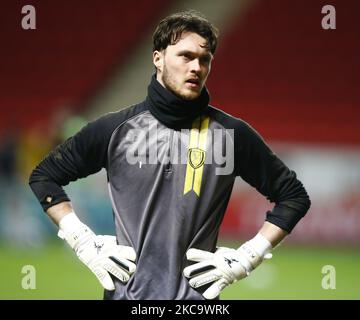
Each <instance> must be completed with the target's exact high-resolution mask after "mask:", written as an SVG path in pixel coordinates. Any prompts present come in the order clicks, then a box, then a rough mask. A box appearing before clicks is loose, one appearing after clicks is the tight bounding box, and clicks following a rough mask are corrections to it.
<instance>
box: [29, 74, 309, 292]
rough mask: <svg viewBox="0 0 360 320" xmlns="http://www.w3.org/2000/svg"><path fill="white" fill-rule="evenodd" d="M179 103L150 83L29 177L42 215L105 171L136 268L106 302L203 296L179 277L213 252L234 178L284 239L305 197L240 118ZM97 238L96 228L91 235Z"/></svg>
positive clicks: (121, 239) (204, 101) (201, 101)
mask: <svg viewBox="0 0 360 320" xmlns="http://www.w3.org/2000/svg"><path fill="white" fill-rule="evenodd" d="M208 101H209V96H208V93H207V90H206V88H204V90H203V91H202V94H201V95H200V97H199V98H197V99H196V100H192V101H185V100H183V99H181V98H179V97H177V96H175V95H174V94H173V93H171V92H170V91H168V90H167V89H165V88H163V87H162V86H161V85H160V84H159V82H157V80H156V79H155V78H154V77H153V78H152V81H151V84H150V85H149V90H148V97H147V99H146V100H145V101H143V102H141V103H139V104H137V105H134V106H132V107H129V108H127V109H124V110H121V111H119V112H114V113H110V114H106V115H105V116H102V117H100V118H99V119H97V120H95V121H93V122H90V123H89V124H88V125H86V126H85V127H84V128H83V129H82V130H81V131H80V132H78V133H77V134H76V135H74V136H73V137H71V138H70V139H68V140H67V141H65V142H64V143H63V144H61V145H59V146H58V147H57V148H56V149H55V150H53V151H52V152H51V153H50V154H49V155H48V156H47V157H46V158H45V159H44V160H43V161H42V162H41V163H40V164H39V165H38V166H37V167H36V169H35V170H34V171H33V172H32V174H31V177H30V186H31V188H32V190H33V191H34V193H35V195H36V196H37V198H38V199H39V201H40V203H41V205H42V206H43V208H44V210H47V209H48V208H49V207H51V206H53V205H55V204H57V203H60V202H63V201H69V198H68V197H67V195H66V194H65V192H64V190H63V189H62V187H61V186H64V185H67V184H68V183H69V182H70V181H74V180H76V179H79V178H83V177H86V176H88V175H90V174H93V173H95V172H98V171H99V170H101V169H102V168H105V169H106V170H107V177H108V186H109V194H110V198H111V201H112V207H113V212H114V217H115V225H116V236H117V240H118V243H119V244H122V245H128V246H132V247H133V248H134V249H135V251H136V254H137V260H136V264H137V270H136V272H135V274H134V275H133V276H132V277H131V279H130V281H129V282H128V283H127V284H125V285H124V284H122V283H121V282H119V281H116V283H115V285H116V290H115V291H112V292H110V291H106V292H105V298H107V299H203V297H202V296H201V292H198V291H196V290H194V289H192V288H191V287H190V286H189V284H188V281H187V280H186V279H185V278H184V276H183V275H182V270H183V269H184V267H186V266H187V265H188V262H187V260H186V256H185V253H186V251H187V250H188V249H189V248H191V247H193V248H199V249H203V250H208V251H215V248H216V243H217V237H218V232H219V228H220V225H221V222H222V220H223V217H224V214H225V211H226V207H227V204H228V201H229V198H230V195H231V191H232V188H233V184H234V180H235V177H236V176H241V177H242V178H243V179H244V180H245V181H246V182H248V183H249V184H250V185H251V186H253V187H255V188H256V189H257V190H258V191H259V192H260V193H261V194H263V195H264V196H266V197H267V199H268V200H270V201H271V202H274V203H275V206H274V208H273V210H272V211H269V212H267V213H266V220H267V221H269V222H271V223H273V224H275V225H277V226H279V227H280V228H282V229H284V230H287V231H288V232H291V230H292V229H293V228H294V226H295V225H296V224H297V222H298V221H299V220H300V219H301V218H302V217H303V216H304V215H305V213H306V212H307V210H308V208H309V206H310V200H309V197H308V195H307V193H306V191H305V189H304V187H303V185H302V184H301V182H300V181H299V180H297V178H296V174H295V173H294V172H293V171H291V170H290V169H289V168H288V167H287V166H286V165H285V164H284V163H283V162H282V161H281V160H280V159H279V158H278V157H277V156H276V155H275V154H274V153H273V152H272V151H271V150H270V149H269V147H268V146H267V145H266V144H265V142H264V141H263V139H262V138H261V137H260V136H259V134H258V133H257V132H256V131H255V130H254V129H253V128H251V127H250V126H249V125H248V124H247V123H246V122H244V121H243V120H240V119H237V118H234V117H232V116H230V115H228V114H226V113H224V112H222V111H220V110H218V109H216V108H214V107H212V106H209V105H208ZM95 231H96V230H95Z"/></svg>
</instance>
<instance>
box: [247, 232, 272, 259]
mask: <svg viewBox="0 0 360 320" xmlns="http://www.w3.org/2000/svg"><path fill="white" fill-rule="evenodd" d="M248 244H249V245H250V246H251V247H252V248H253V249H254V250H255V251H256V253H257V254H258V255H259V256H260V257H262V258H263V257H264V256H265V255H266V254H267V253H269V252H270V251H271V250H272V245H271V243H270V241H269V240H268V239H266V238H265V237H264V236H263V235H262V234H261V233H258V234H257V235H256V236H255V237H254V238H252V239H251V240H249V241H248Z"/></svg>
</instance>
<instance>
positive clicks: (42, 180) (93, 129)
mask: <svg viewBox="0 0 360 320" xmlns="http://www.w3.org/2000/svg"><path fill="white" fill-rule="evenodd" d="M112 129H113V125H111V124H110V125H109V122H108V121H107V119H106V118H102V119H100V120H97V121H95V122H92V123H90V124H88V125H87V126H86V127H84V128H83V129H82V130H81V131H80V132H78V133H77V134H76V135H75V136H74V137H71V138H70V139H68V140H67V141H65V142H64V143H63V144H61V145H59V146H58V147H56V148H55V149H54V150H53V151H52V152H51V153H50V154H49V155H48V156H46V157H45V159H44V160H43V161H42V162H41V163H40V164H39V165H38V166H37V167H36V168H35V170H34V171H33V172H32V174H31V176H30V180H29V183H30V186H31V188H32V190H33V191H34V193H35V195H36V196H37V198H38V200H39V202H40V204H41V205H42V207H43V209H44V211H46V213H47V215H48V216H49V217H50V219H51V220H52V221H53V222H54V223H55V224H56V225H57V226H58V227H59V232H58V236H59V237H60V238H62V239H64V240H65V241H66V242H67V243H68V244H69V246H70V247H71V248H72V249H73V250H74V251H75V253H76V255H77V256H78V258H79V259H80V260H81V261H82V262H83V263H84V264H85V265H86V266H87V267H88V268H89V269H90V270H91V271H92V272H93V273H94V274H95V276H96V277H97V278H98V280H99V281H100V283H101V284H102V286H103V287H104V288H105V289H107V290H114V289H115V284H114V281H113V279H112V278H111V276H110V274H112V275H114V276H115V277H116V278H118V279H119V280H120V281H122V282H124V283H125V282H127V281H128V280H129V278H130V276H131V274H132V273H133V272H134V271H135V264H134V263H132V262H131V261H135V258H136V254H135V251H134V249H133V248H131V247H127V246H121V245H118V244H117V241H116V237H114V236H97V235H95V233H94V232H93V231H92V230H91V229H90V228H89V227H88V226H87V225H85V224H84V223H82V222H81V221H80V219H79V218H78V216H77V215H76V213H75V212H74V209H73V207H72V205H71V203H70V199H69V198H68V196H67V194H66V193H65V191H64V190H63V188H62V186H64V185H67V184H68V183H69V182H71V181H75V180H77V179H79V178H83V177H86V176H88V175H90V174H93V173H95V172H98V171H99V170H100V169H101V168H103V167H105V165H106V154H107V145H108V140H109V139H110V136H111V132H112Z"/></svg>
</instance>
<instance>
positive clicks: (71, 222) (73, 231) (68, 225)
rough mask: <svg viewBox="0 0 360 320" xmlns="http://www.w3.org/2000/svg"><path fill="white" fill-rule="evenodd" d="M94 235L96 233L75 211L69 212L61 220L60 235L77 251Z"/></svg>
mask: <svg viewBox="0 0 360 320" xmlns="http://www.w3.org/2000/svg"><path fill="white" fill-rule="evenodd" d="M93 235H95V234H94V233H93V232H92V230H91V229H90V228H89V227H88V226H87V225H85V224H84V223H82V222H81V221H80V219H79V218H78V217H77V216H76V214H75V212H71V213H69V214H67V215H66V216H65V217H63V218H62V219H61V220H60V222H59V232H58V237H59V238H61V239H63V240H65V241H66V242H67V243H68V244H69V245H70V247H71V248H72V249H74V250H75V251H76V249H77V248H78V247H79V246H80V245H81V243H83V242H85V241H86V240H87V239H88V238H89V237H91V236H93Z"/></svg>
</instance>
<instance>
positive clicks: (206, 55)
mask: <svg viewBox="0 0 360 320" xmlns="http://www.w3.org/2000/svg"><path fill="white" fill-rule="evenodd" d="M184 54H189V55H192V56H196V55H197V54H196V53H195V52H193V51H190V50H181V51H179V52H178V55H179V56H181V55H184ZM200 57H201V58H209V60H210V59H211V58H212V57H213V55H212V54H211V53H210V52H209V53H205V54H201V55H200Z"/></svg>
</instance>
